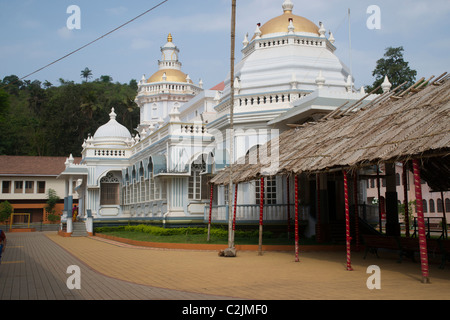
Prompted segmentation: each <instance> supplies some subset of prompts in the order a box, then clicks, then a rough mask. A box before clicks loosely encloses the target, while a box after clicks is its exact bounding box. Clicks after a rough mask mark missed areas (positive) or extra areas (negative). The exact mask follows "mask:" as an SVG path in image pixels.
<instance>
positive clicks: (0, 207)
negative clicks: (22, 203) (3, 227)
mask: <svg viewBox="0 0 450 320" xmlns="http://www.w3.org/2000/svg"><path fill="white" fill-rule="evenodd" d="M12 212H13V207H12V206H11V204H10V203H9V202H8V201H3V202H2V203H0V222H4V221H6V220H8V219H9V217H10V216H11V213H12Z"/></svg>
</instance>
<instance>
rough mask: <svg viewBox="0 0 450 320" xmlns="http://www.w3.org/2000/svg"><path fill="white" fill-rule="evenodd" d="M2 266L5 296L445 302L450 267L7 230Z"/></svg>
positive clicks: (0, 296) (385, 256)
mask: <svg viewBox="0 0 450 320" xmlns="http://www.w3.org/2000/svg"><path fill="white" fill-rule="evenodd" d="M7 236H8V246H7V250H6V251H5V253H4V255H3V259H2V264H1V265H0V300H10V299H13V300H39V299H42V300H155V299H162V300H234V299H252V300H311V299H314V300H331V299H333V300H336V299H338V300H342V299H343V300H404V299H407V300H410V299H413V300H415V299H421V300H422V299H430V300H441V299H445V300H448V299H449V298H450V264H447V266H446V267H445V269H443V270H442V269H439V268H438V267H439V263H437V262H439V259H437V258H438V257H436V259H433V257H430V260H432V263H431V264H430V280H431V283H430V284H423V283H421V281H420V280H421V271H420V263H418V262H415V263H414V262H412V261H410V260H405V261H404V262H403V263H401V264H399V263H397V262H396V257H395V256H394V255H392V254H390V253H388V252H381V253H380V256H381V258H380V259H378V258H376V257H375V256H374V255H369V256H368V257H367V258H366V259H365V260H364V259H363V253H362V252H352V267H353V269H354V270H353V271H347V270H346V256H345V252H300V262H297V263H296V262H294V254H293V252H264V254H263V255H262V256H258V254H257V252H255V251H238V254H237V257H235V258H225V257H219V256H218V254H217V251H201V250H176V249H156V248H148V247H136V246H131V245H126V244H122V243H119V242H114V241H111V240H105V239H101V238H98V237H72V238H64V237H60V236H58V235H57V234H56V233H55V232H33V233H8V234H7ZM73 265H75V266H78V267H79V268H80V284H81V289H69V288H68V287H67V279H68V278H69V277H70V276H71V274H70V273H67V268H68V267H69V266H73ZM370 265H377V266H379V268H380V271H381V273H380V275H381V278H380V283H381V289H373V290H369V289H368V287H367V284H366V282H367V279H368V277H369V276H371V274H369V273H367V268H368V267H369V266H370Z"/></svg>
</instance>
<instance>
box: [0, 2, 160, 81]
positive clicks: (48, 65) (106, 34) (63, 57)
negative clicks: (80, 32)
mask: <svg viewBox="0 0 450 320" xmlns="http://www.w3.org/2000/svg"><path fill="white" fill-rule="evenodd" d="M167 1H169V0H164V1H161V2H160V3H158V4H157V5H155V6H154V7H152V8H150V9H148V10H147V11H144V12H143V13H141V14H139V15H138V16H136V17H134V18H133V19H131V20H128V21H127V22H125V23H124V24H122V25H120V26H118V27H117V28H115V29H113V30H111V31H109V32H107V33H105V34H104V35H102V36H100V37H98V38H97V39H95V40H92V41H91V42H89V43H87V44H85V45H84V46H81V47H79V48H78V49H76V50H74V51H72V52H70V53H68V54H66V55H65V56H62V57H61V58H59V59H56V60H55V61H53V62H50V63H49V64H47V65H45V66H43V67H41V68H39V69H37V70H36V71H33V72H31V73H29V74H27V75H26V76H23V77H22V78H20V79H18V80H17V81H20V80H23V79H26V78H28V77H29V76H31V75H33V74H35V73H38V72H39V71H42V70H44V69H46V68H48V67H50V66H51V65H54V64H55V63H57V62H59V61H61V60H63V59H65V58H67V57H69V56H71V55H73V54H74V53H77V52H78V51H81V50H83V49H84V48H86V47H88V46H90V45H91V44H93V43H95V42H97V41H99V40H101V39H103V38H104V37H106V36H108V35H110V34H111V33H113V32H115V31H117V30H119V29H121V28H123V27H125V26H126V25H127V24H129V23H131V22H133V21H135V20H137V19H139V18H140V17H142V16H143V15H146V14H147V13H149V12H150V11H153V10H154V9H156V8H158V7H159V6H161V5H163V4H164V3H165V2H167ZM12 83H14V82H12ZM12 83H9V84H7V85H5V86H2V87H1V88H2V89H3V88H5V87H7V86H9V85H10V84H12Z"/></svg>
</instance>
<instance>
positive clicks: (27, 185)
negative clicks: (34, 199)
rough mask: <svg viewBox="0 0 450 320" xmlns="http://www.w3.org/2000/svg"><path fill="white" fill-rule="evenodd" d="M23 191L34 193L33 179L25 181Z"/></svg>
mask: <svg viewBox="0 0 450 320" xmlns="http://www.w3.org/2000/svg"><path fill="white" fill-rule="evenodd" d="M25 193H34V181H25Z"/></svg>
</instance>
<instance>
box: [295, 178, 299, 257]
mask: <svg viewBox="0 0 450 320" xmlns="http://www.w3.org/2000/svg"><path fill="white" fill-rule="evenodd" d="M294 182H295V262H298V261H299V259H298V176H294Z"/></svg>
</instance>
